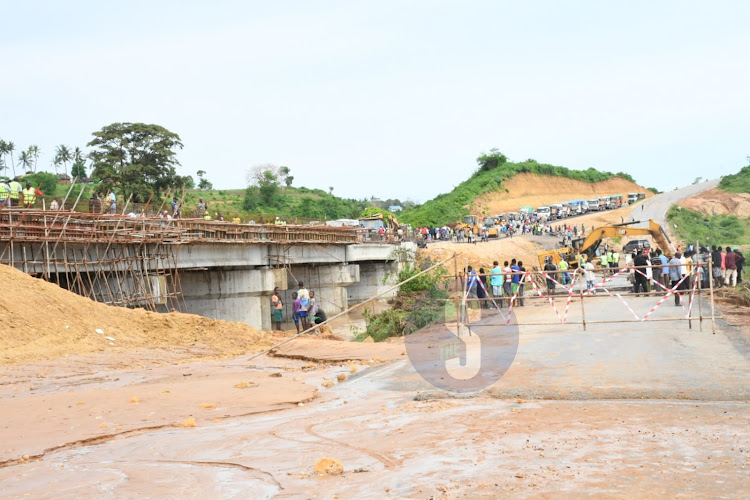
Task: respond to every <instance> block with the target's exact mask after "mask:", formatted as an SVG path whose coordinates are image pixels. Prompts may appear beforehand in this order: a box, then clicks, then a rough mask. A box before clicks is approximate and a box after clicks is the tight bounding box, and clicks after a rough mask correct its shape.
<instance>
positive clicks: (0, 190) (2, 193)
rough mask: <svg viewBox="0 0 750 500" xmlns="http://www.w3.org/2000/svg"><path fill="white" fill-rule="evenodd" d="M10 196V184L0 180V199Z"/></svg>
mask: <svg viewBox="0 0 750 500" xmlns="http://www.w3.org/2000/svg"><path fill="white" fill-rule="evenodd" d="M8 196H10V186H8V185H7V184H6V183H4V182H0V200H7V199H8Z"/></svg>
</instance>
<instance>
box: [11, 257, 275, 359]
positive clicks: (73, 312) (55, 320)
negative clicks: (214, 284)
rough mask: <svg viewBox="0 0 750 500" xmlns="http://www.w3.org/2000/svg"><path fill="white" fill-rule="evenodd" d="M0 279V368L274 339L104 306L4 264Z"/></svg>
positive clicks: (185, 353)
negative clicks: (134, 351)
mask: <svg viewBox="0 0 750 500" xmlns="http://www.w3.org/2000/svg"><path fill="white" fill-rule="evenodd" d="M0 283H3V287H4V290H5V293H1V294H0V316H1V317H2V318H3V334H2V335H0V366H1V365H7V364H16V363H27V362H31V361H39V360H43V359H53V358H57V357H61V356H66V355H81V354H88V353H98V352H101V351H106V350H132V349H143V348H146V349H162V350H166V351H170V352H172V353H179V355H180V356H182V357H186V358H194V357H201V356H236V355H239V354H242V353H245V352H247V351H252V350H255V351H257V350H261V349H263V348H266V347H268V346H270V345H272V344H273V343H274V341H275V340H278V338H279V337H278V335H276V334H269V333H266V332H262V331H258V330H256V329H254V328H252V327H250V326H248V325H246V324H243V323H231V322H228V321H220V320H212V319H208V318H203V317H201V316H196V315H193V314H181V313H170V314H160V313H152V312H148V311H145V310H142V309H126V308H122V307H112V306H107V305H105V304H101V303H97V302H94V301H92V300H90V299H88V298H85V297H81V296H79V295H76V294H74V293H72V292H69V291H67V290H63V289H62V288H60V287H59V286H57V285H55V284H52V283H47V282H46V281H43V280H40V279H37V278H32V277H31V276H28V275H26V274H24V273H22V272H20V271H18V270H16V269H13V268H11V267H8V266H4V265H0ZM97 330H100V331H101V332H103V333H97ZM112 339H114V340H112Z"/></svg>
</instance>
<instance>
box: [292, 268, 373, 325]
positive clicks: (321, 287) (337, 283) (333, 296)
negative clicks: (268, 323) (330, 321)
mask: <svg viewBox="0 0 750 500" xmlns="http://www.w3.org/2000/svg"><path fill="white" fill-rule="evenodd" d="M295 279H296V281H295ZM288 280H289V289H288V291H287V292H286V294H285V296H286V300H287V301H288V303H289V304H291V300H292V292H295V291H297V290H298V289H299V286H297V284H298V283H299V282H300V281H301V282H303V283H304V284H305V288H307V289H308V290H312V291H314V292H315V300H316V302H317V304H318V307H320V308H321V309H323V310H324V311H325V312H326V314H327V315H328V316H329V317H330V316H331V315H332V314H336V313H339V312H341V311H343V310H344V309H346V308H347V307H348V304H349V301H348V297H347V287H348V286H349V285H351V284H353V283H356V282H358V281H359V265H358V264H334V265H314V264H313V265H309V264H308V265H305V266H292V267H291V276H289V277H288Z"/></svg>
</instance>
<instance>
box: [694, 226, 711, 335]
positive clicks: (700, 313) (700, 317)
mask: <svg viewBox="0 0 750 500" xmlns="http://www.w3.org/2000/svg"><path fill="white" fill-rule="evenodd" d="M695 248H697V250H696V252H697V254H698V257H700V253H701V251H700V248H701V247H700V244H699V242H698V240H695ZM710 255H711V254H709V257H710ZM693 269H695V270H696V273H695V278H696V279H697V280H698V329H699V330H700V331H703V300H702V298H703V279H702V277H703V273H699V272H698V271H701V268H698V267H696V266H695V265H693Z"/></svg>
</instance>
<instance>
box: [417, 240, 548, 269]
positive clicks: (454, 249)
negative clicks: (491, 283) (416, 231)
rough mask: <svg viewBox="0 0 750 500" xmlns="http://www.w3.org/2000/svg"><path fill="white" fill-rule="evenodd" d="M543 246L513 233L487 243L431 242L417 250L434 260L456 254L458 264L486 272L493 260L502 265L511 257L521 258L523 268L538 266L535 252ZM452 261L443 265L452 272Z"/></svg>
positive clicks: (538, 251)
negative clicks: (513, 235)
mask: <svg viewBox="0 0 750 500" xmlns="http://www.w3.org/2000/svg"><path fill="white" fill-rule="evenodd" d="M543 251H544V248H543V247H542V246H541V245H539V244H538V243H536V242H534V241H531V239H529V238H528V237H524V236H515V237H513V238H505V237H502V238H499V239H492V240H490V241H489V242H486V243H477V244H468V243H452V242H449V241H439V242H436V243H430V244H428V245H427V248H424V249H419V250H418V254H419V256H420V257H423V258H426V257H429V258H430V259H432V260H433V261H435V262H437V261H440V260H443V259H447V258H448V257H450V256H451V255H453V254H454V253H455V254H458V266H459V268H463V266H464V265H465V264H466V262H467V261H468V264H469V265H471V266H474V267H475V268H477V269H479V268H480V267H483V268H484V269H485V271H488V272H489V269H492V262H493V261H495V260H496V261H498V262H500V264H502V263H503V262H504V261H506V260H507V261H510V260H511V259H516V260H520V261H522V262H524V263H525V267H527V268H528V269H531V266H535V265H537V255H538V254H539V253H540V252H543ZM452 266H453V262H448V264H446V267H447V268H448V270H449V271H451V272H453V267H452Z"/></svg>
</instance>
